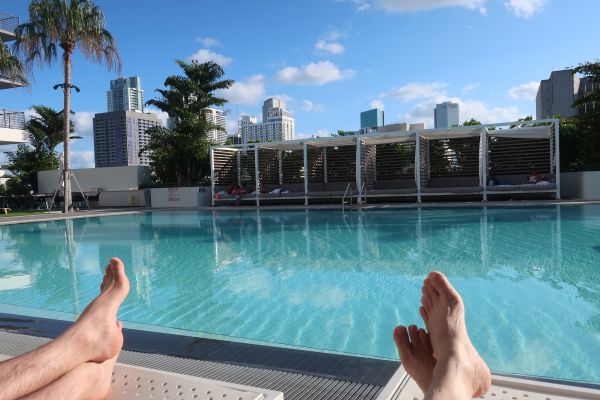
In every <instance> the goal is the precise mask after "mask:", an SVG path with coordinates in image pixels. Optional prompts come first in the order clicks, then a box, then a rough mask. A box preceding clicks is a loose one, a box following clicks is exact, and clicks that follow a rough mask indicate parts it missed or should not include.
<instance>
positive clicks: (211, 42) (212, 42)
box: [196, 37, 221, 47]
mask: <svg viewBox="0 0 600 400" xmlns="http://www.w3.org/2000/svg"><path fill="white" fill-rule="evenodd" d="M196 42H198V43H201V44H202V46H204V47H219V46H221V42H220V41H219V39H215V38H211V37H199V38H196Z"/></svg>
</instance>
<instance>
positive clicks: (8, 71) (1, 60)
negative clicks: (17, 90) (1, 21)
mask: <svg viewBox="0 0 600 400" xmlns="http://www.w3.org/2000/svg"><path fill="white" fill-rule="evenodd" d="M25 75H26V74H25V66H24V65H23V64H22V63H21V60H19V58H18V57H15V56H14V55H13V54H12V53H11V52H10V50H9V49H8V47H7V46H6V45H5V44H4V43H2V42H0V78H8V79H10V80H11V81H13V82H17V83H19V84H22V85H27V84H28V82H27V78H26V77H25Z"/></svg>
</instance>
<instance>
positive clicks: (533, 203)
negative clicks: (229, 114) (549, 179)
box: [0, 200, 600, 226]
mask: <svg viewBox="0 0 600 400" xmlns="http://www.w3.org/2000/svg"><path fill="white" fill-rule="evenodd" d="M557 205H560V206H581V205H600V200H595V201H586V200H519V201H488V202H485V203H483V202H481V201H472V202H430V203H429V202H428V203H421V204H417V203H376V204H363V205H361V206H360V207H358V208H357V207H356V205H355V206H353V207H352V208H349V207H346V209H345V212H353V211H356V210H394V209H416V208H421V209H430V208H481V207H502V208H513V207H548V206H557ZM250 210H264V211H269V210H281V211H298V210H340V211H341V210H342V206H341V204H313V205H308V206H305V205H265V206H260V207H256V206H240V207H235V206H219V207H194V208H150V207H123V208H98V209H93V210H86V211H75V212H73V213H72V214H69V215H68V216H65V215H64V214H63V213H61V212H57V211H53V212H51V213H42V214H31V215H21V216H17V217H10V216H5V217H0V226H1V225H10V224H23V223H28V222H42V221H55V220H62V219H75V218H89V217H103V216H114V215H129V214H142V213H146V212H153V211H250Z"/></svg>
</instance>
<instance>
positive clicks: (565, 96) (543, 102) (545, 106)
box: [535, 69, 600, 119]
mask: <svg viewBox="0 0 600 400" xmlns="http://www.w3.org/2000/svg"><path fill="white" fill-rule="evenodd" d="M598 87H600V82H594V81H592V80H590V79H589V78H587V77H584V78H580V77H579V76H577V75H575V74H573V71H572V70H570V69H565V70H561V71H552V72H551V73H550V77H549V78H548V79H544V80H542V81H541V82H540V87H539V88H538V92H537V95H536V97H535V111H536V119H545V118H553V117H555V116H561V117H565V118H567V117H574V116H576V115H578V114H579V113H586V112H589V111H591V110H593V109H595V108H596V107H600V105H597V104H596V103H595V102H590V103H587V104H585V105H583V106H582V107H581V108H580V109H577V108H574V107H573V103H574V102H575V101H576V100H577V99H578V98H579V96H581V95H583V94H585V93H589V92H591V91H592V90H594V89H596V88H598Z"/></svg>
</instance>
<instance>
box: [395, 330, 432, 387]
mask: <svg viewBox="0 0 600 400" xmlns="http://www.w3.org/2000/svg"><path fill="white" fill-rule="evenodd" d="M394 342H395V343H396V348H397V349H398V355H399V356H400V362H401V363H402V366H403V367H404V369H405V370H406V372H408V374H409V375H410V376H411V378H413V379H414V380H415V382H417V384H418V385H419V387H420V388H421V390H422V391H423V393H425V392H426V391H427V389H429V386H430V385H431V381H432V380H433V368H434V367H435V358H434V357H433V348H432V347H431V340H430V339H429V335H428V334H427V332H425V330H424V329H417V327H416V326H415V325H410V326H409V327H408V330H407V329H406V327H404V326H397V327H396V329H394Z"/></svg>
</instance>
